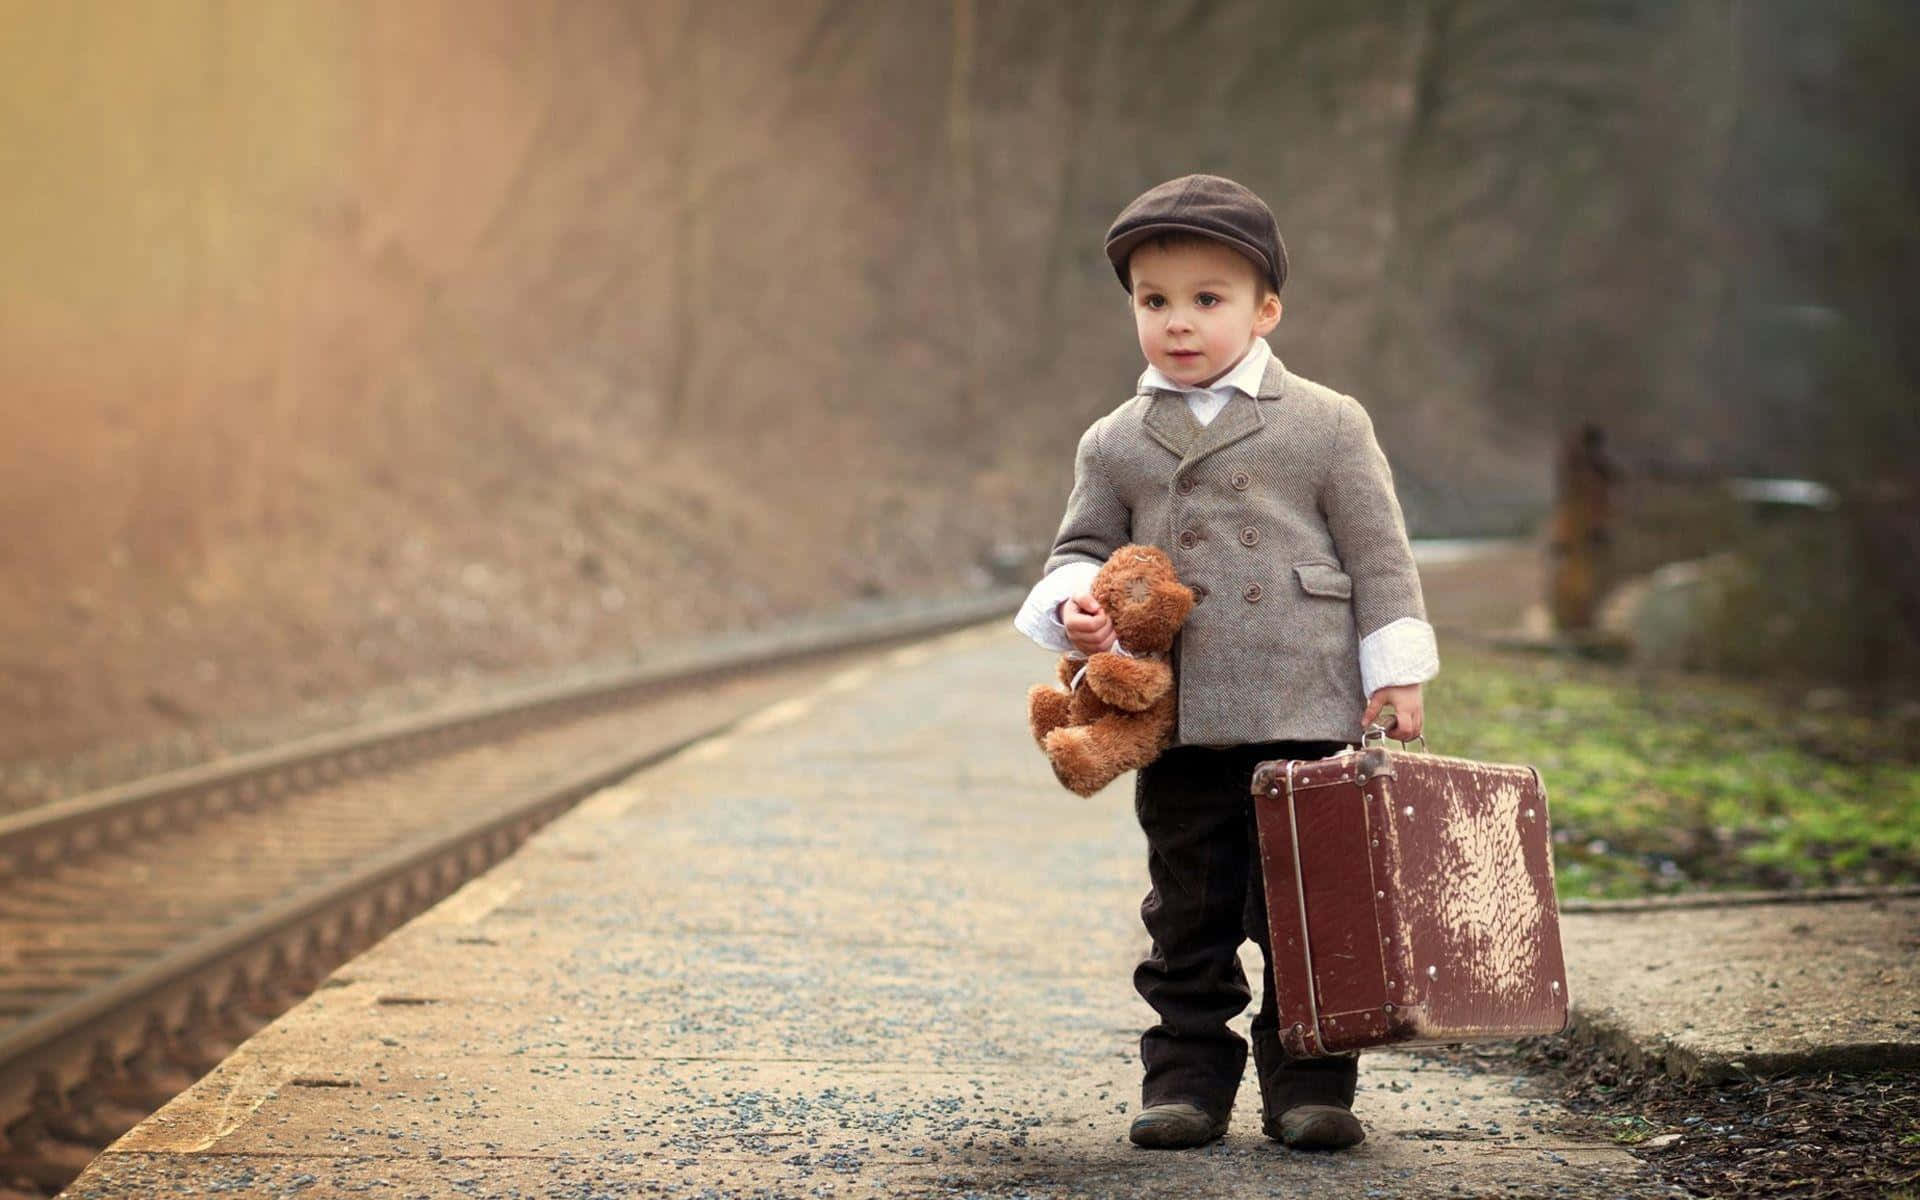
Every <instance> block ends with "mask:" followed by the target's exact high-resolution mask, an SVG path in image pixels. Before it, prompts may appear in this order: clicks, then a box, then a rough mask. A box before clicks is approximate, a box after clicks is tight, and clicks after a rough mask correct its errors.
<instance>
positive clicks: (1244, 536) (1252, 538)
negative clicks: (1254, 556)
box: [1240, 525, 1260, 546]
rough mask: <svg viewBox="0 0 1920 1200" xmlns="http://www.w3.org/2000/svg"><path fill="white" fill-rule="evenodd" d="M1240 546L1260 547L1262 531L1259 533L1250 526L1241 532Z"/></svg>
mask: <svg viewBox="0 0 1920 1200" xmlns="http://www.w3.org/2000/svg"><path fill="white" fill-rule="evenodd" d="M1240 544H1241V545H1242V546H1257V545H1259V544H1260V531H1259V530H1258V529H1255V528H1254V527H1253V526H1251V525H1249V526H1247V527H1246V528H1245V529H1242V530H1241V531H1240Z"/></svg>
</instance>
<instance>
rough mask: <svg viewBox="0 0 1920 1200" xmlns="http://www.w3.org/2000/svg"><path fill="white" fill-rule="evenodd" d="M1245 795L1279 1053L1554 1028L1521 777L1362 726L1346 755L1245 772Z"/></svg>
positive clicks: (1530, 819)
mask: <svg viewBox="0 0 1920 1200" xmlns="http://www.w3.org/2000/svg"><path fill="white" fill-rule="evenodd" d="M1253 793H1254V811H1255V813H1256V815H1257V819H1258V824H1259V833H1260V859H1261V869H1262V871H1263V873H1264V876H1263V877H1264V879H1265V881H1266V889H1267V922H1268V926H1269V932H1270V933H1271V934H1272V937H1273V942H1272V945H1273V960H1274V961H1273V976H1274V985H1275V989H1276V991H1277V993H1278V999H1279V1005H1280V1036H1281V1041H1282V1043H1283V1044H1284V1045H1285V1046H1286V1048H1287V1052H1288V1053H1289V1054H1291V1055H1295V1056H1314V1057H1317V1056H1320V1055H1325V1054H1337V1053H1340V1052H1343V1051H1348V1050H1358V1049H1362V1048H1364V1047H1367V1046H1383V1045H1435V1044H1445V1043H1450V1042H1466V1041H1477V1040H1483V1039H1490V1038H1511V1037H1520V1036H1523V1035H1526V1034H1536V1033H1557V1032H1559V1031H1560V1030H1562V1029H1564V1028H1566V1024H1567V975H1566V968H1565V966H1564V963H1563V961H1562V959H1561V955H1560V916H1559V908H1558V906H1557V905H1556V904H1555V902H1554V895H1553V840H1552V838H1551V836H1550V835H1549V833H1548V830H1547V793H1546V789H1545V787H1543V786H1542V784H1541V782H1540V773H1539V772H1538V771H1535V770H1534V769H1533V768H1532V767H1525V766H1510V765H1507V764H1501V763H1479V762H1470V761H1468V760H1466V759H1461V758H1444V757H1441V756H1439V755H1435V754H1426V753H1408V752H1407V751H1405V750H1404V749H1402V750H1398V751H1396V750H1390V749H1388V748H1387V746H1386V743H1385V739H1384V738H1383V737H1379V736H1378V731H1377V730H1370V731H1369V737H1368V738H1366V739H1363V741H1362V745H1361V747H1360V748H1359V749H1357V750H1348V751H1346V752H1344V753H1341V754H1336V755H1334V756H1332V757H1331V758H1324V759H1319V760H1317V761H1303V760H1297V759H1296V760H1286V761H1279V762H1268V763H1262V764H1260V767H1259V769H1258V770H1256V771H1255V772H1254V776H1253Z"/></svg>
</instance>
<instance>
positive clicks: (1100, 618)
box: [1060, 592, 1114, 654]
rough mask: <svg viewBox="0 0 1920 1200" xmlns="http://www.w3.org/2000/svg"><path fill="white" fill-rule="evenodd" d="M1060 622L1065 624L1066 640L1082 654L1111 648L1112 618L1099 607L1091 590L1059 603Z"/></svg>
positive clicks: (1096, 652)
mask: <svg viewBox="0 0 1920 1200" xmlns="http://www.w3.org/2000/svg"><path fill="white" fill-rule="evenodd" d="M1060 623H1061V624H1062V625H1064V626H1066V630H1067V640H1068V641H1070V642H1072V643H1073V648H1074V649H1075V650H1078V651H1079V652H1080V653H1082V654H1098V653H1100V652H1101V651H1102V650H1111V649H1113V643H1114V636H1113V618H1112V617H1109V616H1108V615H1107V614H1106V611H1105V610H1104V609H1102V608H1101V607H1100V602H1099V601H1098V600H1095V599H1094V598H1093V593H1092V592H1081V593H1080V594H1079V595H1078V596H1075V597H1074V598H1073V599H1071V600H1068V601H1066V602H1065V603H1063V604H1061V605H1060Z"/></svg>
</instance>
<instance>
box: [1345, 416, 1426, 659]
mask: <svg viewBox="0 0 1920 1200" xmlns="http://www.w3.org/2000/svg"><path fill="white" fill-rule="evenodd" d="M1332 457H1333V461H1332V462H1331V463H1330V464H1329V467H1328V472H1327V482H1326V485H1325V490H1324V491H1323V492H1322V495H1321V504H1322V506H1323V507H1324V508H1325V510H1326V514H1327V528H1328V530H1329V531H1330V532H1331V533H1332V534H1333V545H1334V552H1335V553H1337V554H1338V555H1339V556H1340V561H1341V563H1342V565H1344V566H1345V567H1346V570H1347V574H1348V575H1350V576H1352V577H1353V619H1354V628H1355V629H1356V630H1357V631H1358V633H1359V635H1360V647H1359V650H1360V667H1361V671H1360V674H1361V680H1362V687H1363V689H1364V690H1365V691H1366V692H1367V693H1369V694H1371V693H1372V692H1374V691H1376V690H1377V689H1379V688H1382V687H1389V686H1394V685H1399V684H1408V683H1424V682H1425V681H1426V680H1428V679H1431V678H1433V676H1435V675H1436V674H1438V673H1439V671H1440V655H1439V650H1438V647H1437V645H1436V644H1435V641H1434V636H1433V627H1432V626H1431V625H1429V624H1428V623H1427V620H1426V617H1427V609H1426V602H1425V599H1424V598H1423V597H1422V596H1421V593H1420V574H1419V572H1418V570H1416V569H1415V567H1414V565H1413V547H1412V546H1411V545H1410V544H1409V543H1408V541H1407V526H1406V521H1405V518H1403V517H1402V515H1401V513H1400V501H1399V499H1398V497H1396V496H1395V495H1394V491H1393V470H1392V468H1390V467H1389V466H1388V465H1387V456H1386V455H1385V454H1383V453H1382V452H1381V450H1380V443H1379V442H1378V441H1377V440H1375V438H1374V435H1373V421H1372V420H1371V419H1370V418H1369V417H1368V416H1367V410H1366V409H1364V408H1362V407H1360V403H1359V401H1357V400H1355V399H1353V398H1352V397H1351V396H1343V397H1341V401H1340V416H1339V424H1338V426H1337V428H1336V430H1335V433H1334V440H1333V456H1332Z"/></svg>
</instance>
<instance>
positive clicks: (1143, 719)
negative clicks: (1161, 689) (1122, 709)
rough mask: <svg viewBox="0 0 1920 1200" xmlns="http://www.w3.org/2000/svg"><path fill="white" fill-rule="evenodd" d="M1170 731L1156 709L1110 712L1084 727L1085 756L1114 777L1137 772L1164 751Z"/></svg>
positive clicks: (1165, 718)
mask: <svg viewBox="0 0 1920 1200" xmlns="http://www.w3.org/2000/svg"><path fill="white" fill-rule="evenodd" d="M1171 728H1172V726H1171V723H1170V722H1169V721H1168V720H1167V714H1162V713H1160V712H1159V711H1157V706H1156V708H1153V709H1148V710H1147V711H1146V712H1139V713H1109V714H1108V715H1106V716H1104V717H1102V718H1100V719H1099V720H1098V721H1095V722H1094V723H1093V724H1091V725H1089V726H1087V727H1086V729H1087V742H1088V753H1089V754H1091V755H1092V756H1094V757H1095V758H1097V759H1098V760H1099V761H1100V762H1102V763H1104V764H1106V767H1107V769H1108V770H1109V771H1110V772H1112V775H1110V776H1109V778H1112V777H1113V776H1117V775H1120V774H1122V773H1123V772H1126V771H1137V770H1139V769H1140V768H1141V767H1144V766H1146V765H1147V764H1148V763H1150V762H1152V761H1153V760H1154V759H1156V758H1158V757H1160V751H1162V750H1163V749H1165V748H1166V745H1167V735H1168V732H1169V731H1170V729H1171Z"/></svg>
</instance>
